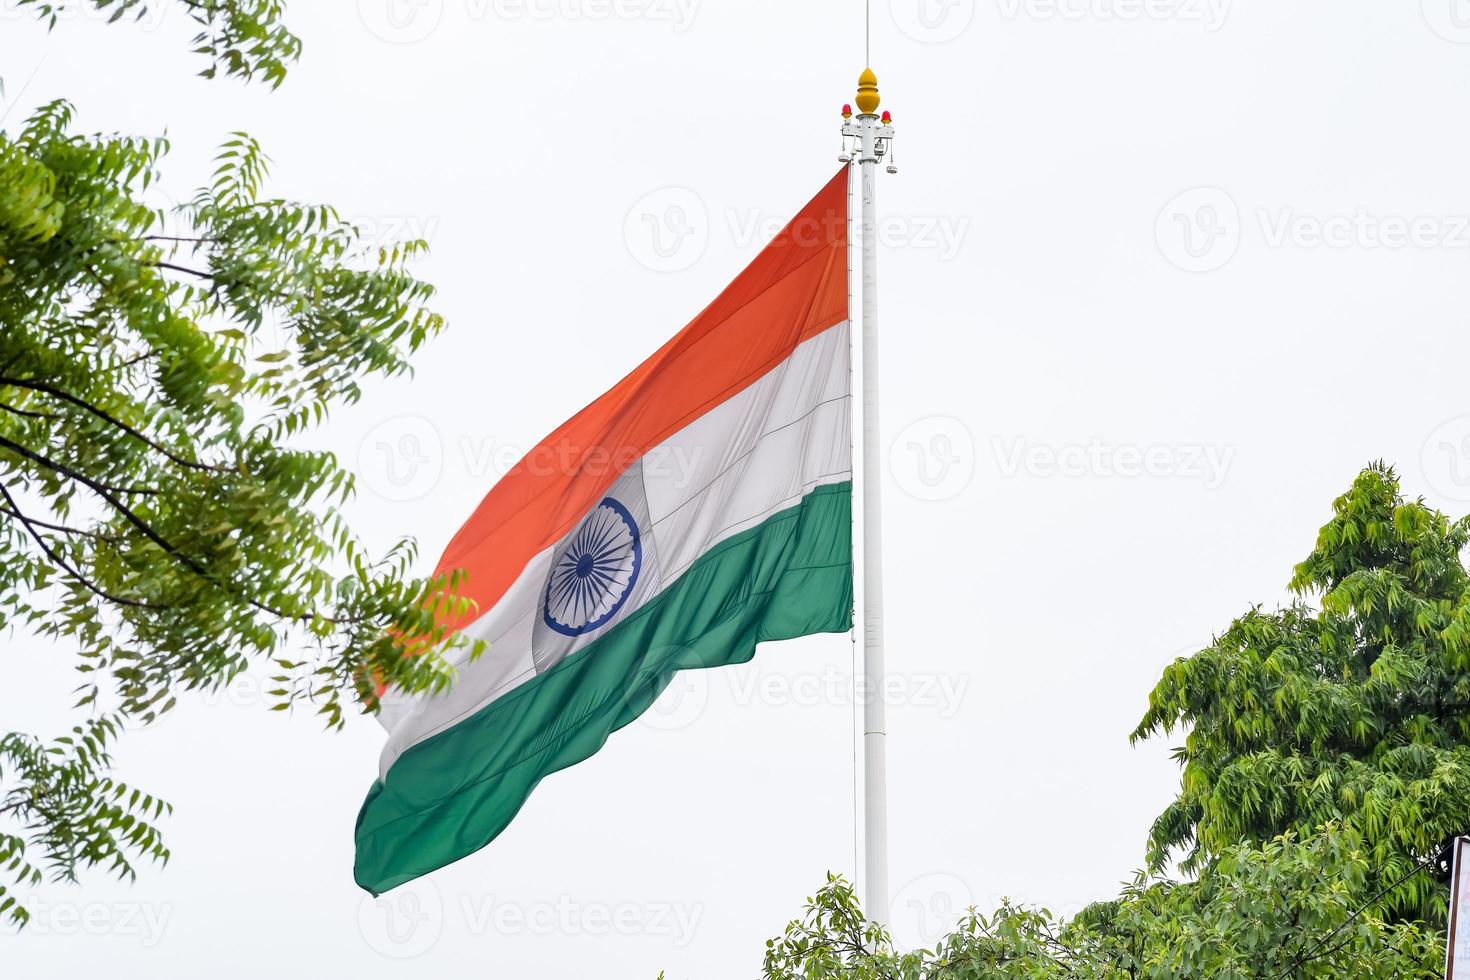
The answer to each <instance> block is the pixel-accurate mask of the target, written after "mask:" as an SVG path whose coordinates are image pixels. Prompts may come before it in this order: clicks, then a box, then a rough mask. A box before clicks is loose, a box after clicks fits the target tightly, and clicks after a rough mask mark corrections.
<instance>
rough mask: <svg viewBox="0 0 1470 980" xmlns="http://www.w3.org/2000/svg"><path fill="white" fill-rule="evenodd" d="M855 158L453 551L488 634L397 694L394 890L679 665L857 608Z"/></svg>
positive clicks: (502, 820) (845, 624)
mask: <svg viewBox="0 0 1470 980" xmlns="http://www.w3.org/2000/svg"><path fill="white" fill-rule="evenodd" d="M847 199H848V193H847V172H846V170H844V171H843V172H842V173H839V174H838V175H837V176H836V177H835V178H833V180H832V181H831V183H829V184H828V185H827V186H826V187H824V188H823V189H822V191H821V193H819V194H818V195H817V196H816V197H815V198H814V199H813V200H812V201H811V203H810V204H808V205H807V206H806V208H804V209H803V210H802V211H801V213H800V214H798V215H797V216H796V218H795V219H794V220H793V221H792V222H791V223H790V224H789V225H787V226H786V228H785V229H784V230H782V231H781V233H780V234H778V235H777V236H776V238H775V239H774V240H773V241H772V242H771V243H770V244H769V245H768V246H767V247H766V248H765V249H764V250H762V251H761V253H760V254H759V255H758V256H756V258H755V260H754V261H753V262H752V263H751V264H750V265H749V266H748V267H747V268H746V269H745V271H743V272H742V273H741V274H740V275H739V277H738V278H736V280H735V281H734V282H733V283H731V284H730V286H729V287H728V288H726V289H725V291H724V292H722V293H721V294H720V295H719V297H718V298H717V299H716V300H715V301H714V302H713V303H711V304H710V305H709V306H708V307H707V308H706V309H705V310H704V311H703V312H702V313H700V314H699V315H698V316H697V317H696V318H695V319H694V321H693V322H692V323H690V324H689V325H688V326H687V327H685V328H684V329H683V330H681V331H680V332H679V333H678V334H677V335H676V336H675V337H674V338H673V339H672V340H670V341H669V342H668V343H667V344H665V345H664V346H663V347H662V348H661V349H659V350H658V351H657V352H655V353H654V354H653V356H651V357H649V358H648V359H647V360H646V361H644V362H643V363H642V364H640V365H639V366H638V367H636V368H635V369H634V370H633V372H632V373H631V374H629V375H628V376H627V377H626V378H624V379H623V380H622V381H620V382H619V383H618V384H617V385H616V386H614V387H613V388H612V390H610V391H608V392H607V393H606V394H604V395H602V396H601V397H600V398H598V399H597V400H596V401H594V402H593V403H592V404H590V405H588V406H587V407H586V408H584V409H582V410H581V411H580V412H578V413H577V414H576V415H574V416H573V417H572V418H571V419H570V420H569V421H567V422H566V423H564V424H563V425H562V426H561V427H560V428H558V429H557V430H556V431H555V432H553V433H552V434H551V435H549V436H547V437H546V438H545V439H544V440H542V442H541V443H540V444H539V445H537V446H536V448H535V449H532V450H531V451H530V452H529V453H527V454H526V456H525V458H524V459H522V460H521V461H520V462H519V463H518V464H517V465H516V466H515V468H514V469H512V470H511V471H510V472H509V473H508V474H506V476H505V477H504V479H502V480H501V481H500V482H499V483H498V484H496V485H495V487H494V488H493V489H492V490H491V491H490V493H489V494H488V495H487V496H486V497H485V499H484V501H483V502H482V503H481V504H480V506H479V508H478V509H476V511H475V512H474V514H473V515H472V516H471V517H470V519H469V520H468V521H467V522H466V523H465V525H464V526H463V527H462V528H461V529H460V531H459V533H458V534H456V535H455V537H454V539H453V540H452V541H451V542H450V544H449V547H448V548H447V549H446V551H445V552H444V556H443V558H442V559H440V562H439V571H441V572H446V571H450V570H453V569H462V570H464V572H465V573H466V579H465V586H464V593H465V594H467V595H468V596H469V597H470V598H472V599H474V600H475V603H476V612H475V613H474V614H473V616H472V618H470V620H469V621H467V622H464V623H463V624H451V625H453V626H455V627H456V628H457V629H459V630H460V631H462V632H463V633H466V634H468V635H470V636H471V637H474V638H477V639H483V640H485V641H487V642H488V649H487V650H486V651H485V652H484V654H483V655H482V656H480V657H478V658H476V659H474V660H472V661H469V660H466V662H463V663H461V664H459V665H458V674H457V677H456V681H455V684H454V686H453V688H452V689H451V690H450V691H449V692H448V693H447V694H441V695H438V696H434V697H423V698H419V699H415V700H402V701H396V702H395V701H394V700H393V699H392V698H391V697H389V698H385V706H384V710H383V712H382V715H381V718H382V720H383V722H384V724H385V726H386V727H387V728H388V731H389V738H388V744H387V747H386V748H385V749H384V751H383V756H382V762H381V765H380V768H379V774H378V779H377V781H376V782H375V783H374V784H373V787H372V789H371V790H370V791H369V793H368V796H367V800H366V801H365V802H364V803H363V806H362V810H361V813H360V814H359V815H358V818H357V830H356V842H357V859H356V867H355V873H356V878H357V882H358V884H360V885H361V886H362V887H363V888H365V889H367V890H368V891H370V892H372V893H374V894H378V893H380V892H383V891H386V890H388V889H390V888H393V887H395V886H396V885H400V884H402V883H404V882H406V881H409V880H411V879H413V878H417V877H418V876H420V875H423V874H427V873H428V872H430V871H433V870H435V869H436V868H441V867H443V866H444V865H446V864H449V863H451V862H453V861H456V860H458V859H459V858H462V857H464V856H466V855H468V854H471V853H473V852H474V851H476V850H478V849H479V848H481V847H484V846H485V845H486V844H488V843H489V842H490V841H492V840H494V839H495V837H496V836H497V835H498V834H499V833H500V832H501V831H502V830H504V829H505V827H506V825H507V824H509V823H510V821H511V819H512V818H513V817H514V816H515V814H516V812H517V811H518V810H519V809H520V808H521V806H522V805H523V804H524V803H525V801H526V799H527V797H528V796H529V795H530V793H531V791H532V790H533V789H535V787H536V784H537V783H538V782H540V781H541V779H542V778H543V777H545V776H547V775H549V774H550V773H553V772H556V771H557V770H559V769H565V768H566V767H568V766H571V765H574V764H576V763H578V762H581V761H582V760H584V759H586V758H588V757H589V756H591V755H592V754H593V753H594V752H596V751H597V750H598V749H600V748H601V747H602V745H603V743H604V742H606V741H607V738H608V736H609V735H611V734H612V733H613V732H615V731H617V730H618V729H619V728H621V727H623V726H624V725H627V724H629V723H630V722H632V721H633V720H634V719H636V718H637V717H638V716H639V715H640V714H642V713H643V712H644V711H645V710H647V709H648V707H649V706H650V705H651V704H653V702H654V700H655V699H656V698H657V697H658V696H659V693H660V692H661V691H663V689H664V688H665V687H666V686H667V685H668V683H669V681H670V680H671V679H672V677H673V675H674V673H675V672H676V671H679V670H686V669H690V668H696V667H718V666H724V665H727V664H737V663H744V662H746V661H748V660H749V659H750V658H751V657H752V656H753V655H754V653H755V648H756V644H758V643H761V642H763V641H767V640H784V639H790V638H792V637H797V636H804V635H807V634H810V633H833V632H845V631H846V630H848V629H849V628H850V626H851V622H852V549H851V510H852V506H851V493H852V446H851V430H850V420H851V414H852V413H851V368H850V360H851V359H850V347H849V327H848V283H847Z"/></svg>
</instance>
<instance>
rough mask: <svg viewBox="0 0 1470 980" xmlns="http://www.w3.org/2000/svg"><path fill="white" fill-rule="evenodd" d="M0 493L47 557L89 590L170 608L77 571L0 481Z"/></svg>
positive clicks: (140, 604) (138, 603)
mask: <svg viewBox="0 0 1470 980" xmlns="http://www.w3.org/2000/svg"><path fill="white" fill-rule="evenodd" d="M0 495H3V496H4V497H5V500H6V502H7V503H9V504H10V507H11V508H13V509H10V510H7V511H6V512H7V513H10V514H13V515H15V516H16V517H17V518H19V519H20V522H21V524H22V525H24V526H25V529H26V532H27V533H28V534H30V536H31V538H32V539H33V540H34V541H35V542H36V544H38V545H40V547H41V550H42V551H44V552H45V553H46V557H47V558H50V559H51V561H52V563H53V564H56V565H59V566H60V567H61V569H62V570H63V571H65V572H66V573H67V574H68V575H70V576H71V577H72V578H74V579H76V580H77V582H79V583H81V584H82V585H83V586H84V587H86V589H87V591H89V592H91V593H93V594H94V595H97V596H99V597H101V598H103V599H106V600H107V601H108V602H115V603H117V604H118V605H121V606H133V607H134V608H137V609H166V608H168V607H167V606H160V605H157V604H155V603H152V602H144V601H143V600H141V599H128V598H126V597H124V596H120V595H113V594H112V593H111V592H108V591H107V590H106V589H104V588H102V587H101V586H99V585H97V584H96V583H94V582H93V581H92V580H91V579H89V578H87V576H85V575H83V574H82V573H81V572H79V571H77V570H76V568H74V567H73V566H72V565H71V564H70V563H68V562H67V560H66V559H65V558H63V557H61V555H59V554H57V552H56V550H55V549H53V548H52V547H51V545H50V543H49V542H47V540H46V538H45V536H44V535H42V534H41V532H40V531H37V530H36V527H35V524H36V522H33V521H32V520H31V519H30V518H28V517H26V516H25V515H24V514H22V513H21V512H20V509H19V506H18V505H17V504H16V502H15V498H14V497H12V496H11V495H10V490H9V489H8V488H7V487H6V486H5V485H4V484H3V483H0Z"/></svg>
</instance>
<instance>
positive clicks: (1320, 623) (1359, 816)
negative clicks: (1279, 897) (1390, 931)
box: [1134, 465, 1470, 914]
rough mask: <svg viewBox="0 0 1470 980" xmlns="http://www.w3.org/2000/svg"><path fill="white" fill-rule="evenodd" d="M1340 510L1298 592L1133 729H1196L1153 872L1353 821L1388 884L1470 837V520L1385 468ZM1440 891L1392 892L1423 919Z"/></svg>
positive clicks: (1165, 686)
mask: <svg viewBox="0 0 1470 980" xmlns="http://www.w3.org/2000/svg"><path fill="white" fill-rule="evenodd" d="M1333 511H1334V514H1333V518H1332V520H1331V521H1330V522H1329V523H1328V524H1327V525H1326V526H1324V527H1323V528H1322V530H1321V533H1320V534H1319V535H1318V538H1317V545H1316V548H1315V549H1314V550H1313V552H1312V554H1311V555H1310V556H1308V557H1307V559H1306V560H1305V561H1303V562H1302V563H1301V564H1300V565H1298V566H1297V569H1296V574H1295V576H1294V577H1293V578H1292V581H1291V588H1292V590H1293V591H1294V592H1295V593H1297V595H1298V596H1300V597H1301V598H1299V599H1298V600H1297V601H1296V602H1294V603H1293V604H1292V605H1290V606H1289V607H1287V608H1285V609H1282V610H1280V611H1278V612H1274V613H1267V612H1263V611H1261V610H1259V609H1253V610H1251V611H1250V612H1249V613H1247V614H1246V615H1245V616H1243V617H1241V618H1240V619H1238V620H1236V621H1235V622H1234V623H1232V624H1231V626H1230V628H1229V629H1228V630H1226V631H1225V633H1224V634H1223V635H1222V636H1220V637H1219V638H1218V639H1217V640H1216V641H1215V643H1214V645H1213V646H1211V647H1210V648H1209V649H1207V650H1203V651H1201V652H1199V653H1197V654H1195V655H1194V656H1193V657H1189V658H1186V659H1181V660H1179V661H1177V662H1175V663H1174V664H1172V665H1170V666H1169V667H1168V668H1167V669H1166V670H1165V672H1164V676H1163V679H1162V680H1161V681H1160V682H1159V685H1158V687H1157V688H1155V690H1154V691H1153V693H1152V695H1151V696H1150V698H1149V705H1150V707H1149V711H1148V714H1147V715H1146V716H1145V718H1144V719H1143V722H1142V723H1141V724H1140V725H1139V727H1138V730H1137V731H1136V732H1135V733H1134V737H1135V738H1142V737H1146V736H1148V735H1151V734H1154V733H1157V732H1166V731H1170V730H1172V729H1174V728H1176V727H1185V728H1188V729H1189V734H1188V735H1187V736H1186V738H1185V742H1184V746H1183V747H1182V748H1181V749H1179V750H1178V752H1177V753H1176V755H1177V758H1179V759H1180V761H1181V762H1182V763H1183V766H1184V771H1183V782H1182V789H1181V792H1180V795H1179V798H1178V799H1177V800H1176V801H1175V802H1174V803H1173V804H1172V805H1171V806H1170V807H1169V808H1168V809H1167V810H1166V811H1165V812H1164V813H1163V814H1162V815H1161V816H1160V817H1159V819H1158V821H1157V822H1156V823H1155V824H1154V827H1153V830H1152V833H1151V835H1150V851H1149V857H1150V860H1151V862H1152V864H1153V866H1154V867H1156V868H1157V867H1161V866H1162V865H1163V863H1164V862H1165V861H1166V860H1167V859H1168V857H1169V855H1170V854H1171V853H1173V852H1177V851H1182V852H1183V853H1184V856H1185V860H1184V864H1183V867H1184V868H1185V869H1186V870H1190V869H1195V868H1198V867H1201V866H1202V865H1203V864H1204V863H1206V862H1208V861H1209V860H1211V859H1212V858H1214V857H1215V856H1216V855H1218V854H1220V853H1222V852H1223V851H1224V850H1225V849H1226V848H1228V847H1229V846H1231V845H1232V844H1234V843H1236V842H1238V841H1256V842H1260V841H1265V840H1270V839H1271V838H1273V837H1274V836H1276V835H1278V834H1282V833H1286V832H1292V833H1295V834H1297V835H1303V834H1309V833H1311V832H1312V830H1313V829H1314V828H1315V827H1317V826H1318V825H1320V824H1323V823H1326V822H1328V821H1338V820H1340V821H1342V822H1343V823H1345V824H1346V825H1347V826H1349V827H1351V828H1352V829H1353V830H1354V831H1355V832H1357V833H1359V834H1361V835H1362V837H1363V839H1364V841H1365V844H1366V846H1367V848H1368V856H1369V859H1370V861H1371V863H1372V864H1373V866H1374V867H1376V868H1379V869H1381V874H1382V875H1384V876H1386V877H1387V878H1390V879H1392V878H1397V877H1399V876H1401V875H1403V874H1404V873H1405V872H1407V871H1409V870H1410V869H1412V868H1413V867H1414V866H1415V865H1416V864H1418V863H1420V862H1423V861H1426V860H1428V859H1429V858H1430V857H1432V856H1433V855H1434V853H1435V852H1436V851H1437V850H1438V849H1439V847H1440V846H1441V844H1442V843H1443V842H1444V841H1445V839H1446V838H1447V837H1450V836H1452V835H1457V834H1461V833H1465V832H1466V831H1467V830H1470V577H1467V575H1466V572H1465V568H1464V565H1463V564H1462V563H1461V559H1460V554H1461V552H1462V551H1463V549H1464V548H1465V545H1466V543H1467V540H1470V525H1467V522H1466V521H1464V520H1460V521H1452V520H1450V519H1449V518H1447V517H1445V515H1443V514H1441V513H1438V512H1436V511H1434V510H1432V509H1430V508H1428V507H1426V506H1425V505H1424V503H1423V501H1422V500H1420V501H1405V500H1404V499H1403V497H1402V495H1401V494H1400V492H1399V484H1398V480H1397V478H1396V477H1395V475H1394V473H1393V471H1392V470H1390V469H1388V468H1386V467H1384V466H1382V465H1377V466H1373V467H1371V468H1369V469H1367V470H1365V471H1363V473H1362V474H1361V475H1360V476H1359V477H1358V478H1357V480H1356V481H1354V483H1353V486H1352V489H1350V490H1349V491H1348V492H1347V493H1346V494H1344V495H1343V496H1341V497H1339V498H1338V499H1337V501H1336V502H1335V503H1334V505H1333ZM1314 596H1315V597H1318V598H1319V599H1320V604H1319V607H1316V608H1314V607H1313V606H1312V605H1310V604H1309V603H1308V602H1307V601H1306V600H1307V598H1308V597H1314ZM1438 897H1439V892H1438V891H1437V890H1436V889H1435V888H1434V886H1433V883H1432V882H1431V881H1429V880H1428V879H1427V877H1426V876H1424V875H1418V876H1414V877H1412V878H1411V879H1410V880H1409V882H1408V883H1407V884H1405V885H1404V886H1403V887H1402V888H1401V889H1399V890H1398V891H1397V892H1396V893H1395V894H1394V896H1392V898H1393V904H1394V905H1395V907H1398V908H1402V909H1403V910H1405V911H1414V912H1417V913H1421V914H1430V913H1431V912H1432V911H1433V903H1434V902H1435V901H1436V900H1437V899H1438Z"/></svg>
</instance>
